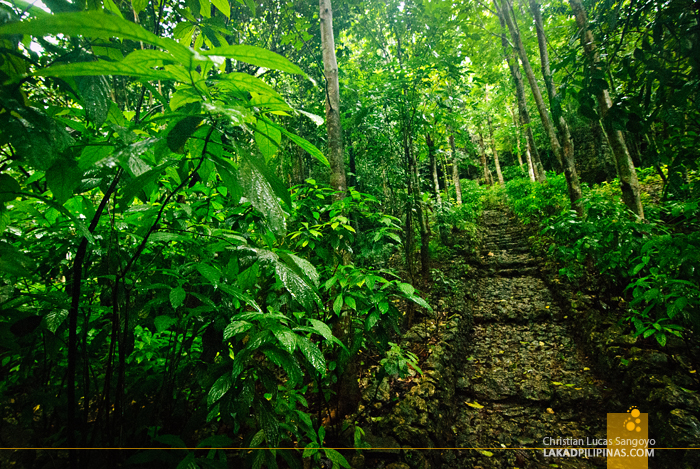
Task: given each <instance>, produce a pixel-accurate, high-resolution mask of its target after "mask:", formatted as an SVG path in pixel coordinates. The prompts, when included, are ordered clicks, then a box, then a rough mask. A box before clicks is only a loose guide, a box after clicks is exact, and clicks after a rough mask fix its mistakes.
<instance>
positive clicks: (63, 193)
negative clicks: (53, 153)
mask: <svg viewBox="0 0 700 469" xmlns="http://www.w3.org/2000/svg"><path fill="white" fill-rule="evenodd" d="M82 176H83V173H82V171H80V168H78V165H77V164H76V162H75V161H72V160H68V159H60V160H58V161H56V163H54V164H53V166H51V167H50V168H49V170H48V171H46V183H47V184H48V186H49V189H51V192H52V193H53V196H54V198H55V199H56V201H57V202H58V203H59V204H64V203H65V202H66V201H67V200H68V199H70V198H71V197H72V196H73V190H74V189H75V188H76V187H78V186H79V185H80V181H81V180H82Z"/></svg>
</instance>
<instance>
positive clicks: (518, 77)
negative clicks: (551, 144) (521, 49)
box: [493, 0, 547, 182]
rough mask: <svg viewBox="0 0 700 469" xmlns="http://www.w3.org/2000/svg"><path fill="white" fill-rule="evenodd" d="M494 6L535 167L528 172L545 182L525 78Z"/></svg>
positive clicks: (500, 15) (497, 6) (502, 16)
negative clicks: (528, 103)
mask: <svg viewBox="0 0 700 469" xmlns="http://www.w3.org/2000/svg"><path fill="white" fill-rule="evenodd" d="M493 4H494V6H495V7H496V11H498V12H499V15H498V19H499V20H500V22H501V28H502V29H503V33H502V34H501V44H502V46H503V51H504V54H505V56H506V62H507V63H508V68H509V69H510V74H511V76H512V77H513V81H514V82H515V96H516V98H517V100H518V113H519V114H520V125H521V126H522V127H523V130H524V131H525V140H526V142H527V149H528V164H529V165H532V166H533V167H532V168H530V167H528V170H529V171H531V172H533V174H534V177H535V179H536V180H537V181H540V182H542V181H545V180H546V179H547V175H546V173H545V172H544V166H543V165H542V161H541V160H540V154H539V152H538V151H537V145H535V137H534V135H533V134H532V127H531V126H530V113H529V112H528V110H527V101H526V99H525V86H524V84H523V76H522V74H521V73H520V64H518V60H517V59H516V58H515V56H514V55H513V48H512V47H511V45H510V44H509V43H508V39H506V34H505V31H506V29H507V26H506V22H505V19H504V15H503V13H502V12H501V9H500V7H499V5H498V2H497V0H493Z"/></svg>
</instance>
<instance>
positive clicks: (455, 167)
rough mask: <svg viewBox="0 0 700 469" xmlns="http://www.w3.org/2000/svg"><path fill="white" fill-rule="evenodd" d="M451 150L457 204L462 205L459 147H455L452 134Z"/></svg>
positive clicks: (450, 138)
mask: <svg viewBox="0 0 700 469" xmlns="http://www.w3.org/2000/svg"><path fill="white" fill-rule="evenodd" d="M449 140H450V150H451V151H452V183H453V184H454V185H455V196H456V198H457V205H462V183H461V182H460V180H459V163H458V161H457V149H456V148H455V136H454V134H450V137H449Z"/></svg>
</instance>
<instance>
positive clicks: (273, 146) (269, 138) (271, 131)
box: [255, 119, 289, 193]
mask: <svg viewBox="0 0 700 469" xmlns="http://www.w3.org/2000/svg"><path fill="white" fill-rule="evenodd" d="M281 140H282V132H280V131H279V130H278V129H276V128H274V127H272V126H270V125H268V124H267V123H266V122H265V121H264V120H261V119H258V122H257V123H256V125H255V143H256V144H257V145H258V148H259V149H260V153H262V154H263V156H264V157H265V160H266V161H269V160H270V158H272V156H273V155H274V154H275V153H277V150H278V149H279V146H280V141H281ZM285 189H286V188H285ZM286 192H287V193H288V192H289V191H286Z"/></svg>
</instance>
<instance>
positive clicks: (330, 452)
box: [323, 448, 351, 469]
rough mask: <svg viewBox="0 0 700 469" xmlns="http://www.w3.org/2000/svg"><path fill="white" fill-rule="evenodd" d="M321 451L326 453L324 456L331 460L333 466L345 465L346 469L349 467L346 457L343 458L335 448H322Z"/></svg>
mask: <svg viewBox="0 0 700 469" xmlns="http://www.w3.org/2000/svg"><path fill="white" fill-rule="evenodd" d="M323 452H324V453H326V456H327V457H328V459H330V460H331V461H333V467H338V468H339V467H341V466H342V467H346V468H347V469H351V466H350V463H349V462H348V460H347V459H345V456H343V455H342V454H340V453H339V452H337V451H336V450H334V449H332V448H323Z"/></svg>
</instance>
